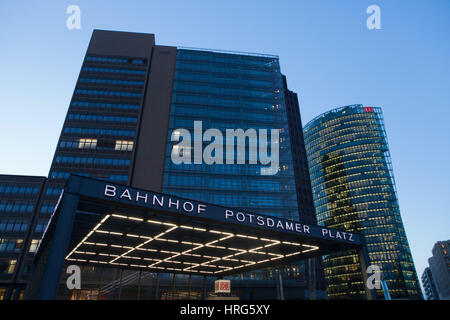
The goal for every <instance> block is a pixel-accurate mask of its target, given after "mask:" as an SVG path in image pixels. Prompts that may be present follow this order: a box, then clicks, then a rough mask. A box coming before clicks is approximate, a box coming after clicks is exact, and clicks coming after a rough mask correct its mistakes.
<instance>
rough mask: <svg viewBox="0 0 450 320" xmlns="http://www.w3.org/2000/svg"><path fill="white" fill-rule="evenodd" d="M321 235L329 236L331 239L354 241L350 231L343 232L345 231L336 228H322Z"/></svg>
mask: <svg viewBox="0 0 450 320" xmlns="http://www.w3.org/2000/svg"><path fill="white" fill-rule="evenodd" d="M322 236H324V237H327V238H331V239H341V240H348V241H355V240H354V239H353V234H352V233H350V232H345V231H337V230H330V229H325V228H322Z"/></svg>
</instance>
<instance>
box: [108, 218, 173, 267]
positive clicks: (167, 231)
mask: <svg viewBox="0 0 450 320" xmlns="http://www.w3.org/2000/svg"><path fill="white" fill-rule="evenodd" d="M176 228H178V226H173V227H172V228H170V229H168V230H166V231H164V232H161V233H160V234H158V235H157V236H156V237H154V238H151V239H148V240H146V241H145V242H143V243H141V244H139V245H138V246H136V247H134V248H131V249H130V250H128V251H127V252H125V253H123V254H122V255H120V256H119V257H117V258H114V259H113V260H111V261H110V263H113V262H114V261H116V260H118V259H120V258H121V257H123V256H124V255H127V254H129V253H130V252H133V251H134V250H136V249H137V248H140V247H142V246H144V245H146V244H147V243H149V242H151V241H153V240H155V239H158V238H159V237H162V236H163V235H165V234H167V233H169V232H171V231H172V230H175V229H176Z"/></svg>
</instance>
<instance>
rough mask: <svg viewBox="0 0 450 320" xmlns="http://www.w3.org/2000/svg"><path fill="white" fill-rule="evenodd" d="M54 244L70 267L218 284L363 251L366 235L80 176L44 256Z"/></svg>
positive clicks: (68, 191)
mask: <svg viewBox="0 0 450 320" xmlns="http://www.w3.org/2000/svg"><path fill="white" fill-rule="evenodd" d="M61 217H64V219H62V218H61ZM59 220H61V222H59ZM62 220H64V221H65V222H63V221H62ZM58 222H59V223H58ZM61 237H63V238H64V237H65V238H64V239H63V238H61ZM55 241H61V243H66V244H67V245H66V246H65V247H64V252H66V253H65V258H64V261H65V262H66V263H69V264H80V265H82V264H89V265H103V266H111V267H119V268H124V269H136V270H145V271H155V272H171V273H172V272H173V273H187V274H199V275H208V276H218V277H220V276H226V275H230V274H235V273H241V272H247V271H251V270H257V269H262V268H265V267H274V266H280V265H286V264H289V263H292V262H297V261H300V260H303V259H305V258H310V257H316V256H322V255H324V254H328V253H331V252H336V251H341V250H346V249H351V248H361V247H362V246H363V245H364V240H363V237H362V236H361V235H359V234H353V233H349V232H343V231H339V230H333V229H329V228H325V227H321V226H316V225H305V224H302V223H301V222H298V221H292V220H288V219H283V218H278V217H273V216H267V215H260V214H257V213H251V212H247V211H242V210H239V209H235V208H226V207H221V206H216V205H212V204H208V203H204V202H201V201H197V200H189V199H183V198H180V197H176V196H171V195H166V194H161V193H155V192H151V191H147V190H141V189H136V188H132V187H128V186H124V185H119V184H112V183H110V182H105V181H101V180H95V179H90V178H85V177H81V176H72V177H71V178H70V179H69V181H68V182H67V184H66V187H65V189H64V191H63V193H62V195H61V197H60V200H59V203H58V205H57V208H56V210H55V212H54V214H53V216H52V219H51V222H50V224H49V226H48V228H47V230H46V233H45V235H44V238H43V240H42V242H41V245H40V247H39V250H38V253H37V254H38V255H39V254H42V252H43V251H45V250H46V248H47V249H48V247H49V246H50V245H51V244H52V242H55ZM54 245H58V244H57V243H55V244H54Z"/></svg>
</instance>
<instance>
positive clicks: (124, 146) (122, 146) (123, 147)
mask: <svg viewBox="0 0 450 320" xmlns="http://www.w3.org/2000/svg"><path fill="white" fill-rule="evenodd" d="M115 149H116V150H120V151H131V150H133V141H127V140H116V147H115Z"/></svg>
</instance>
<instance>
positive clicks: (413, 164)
mask: <svg viewBox="0 0 450 320" xmlns="http://www.w3.org/2000/svg"><path fill="white" fill-rule="evenodd" d="M71 4H77V5H79V6H80V8H81V30H68V29H67V28H66V19H67V17H68V14H66V8H67V7H68V6H69V5H71ZM371 4H376V5H378V6H379V7H380V8H381V27H382V29H381V30H368V29H367V28H366V19H367V17H368V14H366V8H367V7H368V6H369V5H371ZM449 15H450V1H448V0H417V1H413V0H409V1H406V0H405V1H403V0H395V1H381V0H370V1H366V0H359V1H358V0H341V1H332V0H327V1H326V0H319V1H318V0H309V1H299V0H295V1H283V0H280V1H262V0H259V1H256V0H255V1H253V0H252V1H246V0H238V1H236V0H227V1H215V0H202V1H198V0H191V1H170V0H165V1H159V0H158V1H157V0H152V1H148V0H147V1H132V0H127V1H111V0H109V1H103V0H95V1H92V0H90V1H76V0H72V1H65V0H58V1H19V0H0V43H1V50H0V66H1V69H0V133H1V135H2V137H3V139H2V147H1V150H2V151H1V157H0V173H9V174H31V175H47V174H48V170H49V167H50V163H51V159H52V157H53V153H54V150H55V147H56V143H57V140H58V136H59V134H60V130H61V127H62V125H63V120H64V117H65V114H66V111H67V108H68V104H69V101H70V98H71V96H72V92H73V89H74V86H75V82H76V79H77V77H78V73H79V70H80V67H81V63H82V59H83V56H84V54H85V51H86V48H87V45H88V42H89V39H90V36H91V33H92V30H93V29H94V28H97V29H109V30H120V31H135V32H148V33H154V34H156V41H157V43H158V44H162V45H174V46H189V47H200V48H214V49H227V50H238V51H248V52H260V53H272V54H277V55H279V56H280V60H281V68H282V72H283V73H284V74H286V75H287V78H288V85H289V87H290V89H291V90H294V91H296V92H298V94H299V98H300V106H301V115H302V118H303V124H306V123H307V122H308V121H309V120H311V119H312V118H314V117H315V116H317V115H318V114H320V113H322V112H325V111H327V110H329V109H331V108H332V107H338V106H343V105H348V104H355V103H362V104H364V105H368V106H379V107H382V108H383V112H384V117H385V122H386V129H387V134H388V140H389V144H390V151H391V156H392V160H393V167H394V174H395V178H396V182H397V189H398V196H399V203H400V210H401V213H402V217H403V222H404V224H405V228H406V233H407V236H408V239H409V243H410V246H411V249H412V254H413V257H414V261H415V264H416V268H417V271H418V275H419V277H420V276H421V274H422V272H423V270H424V268H425V267H426V265H427V259H428V257H429V256H430V255H431V248H432V246H433V244H434V243H435V242H436V241H438V240H446V239H449V238H450V217H449V216H450V211H449V199H450V174H449V172H450V169H449V165H450V161H449V158H450V143H449V139H450V125H449V121H450V19H449V18H448V17H449Z"/></svg>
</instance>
